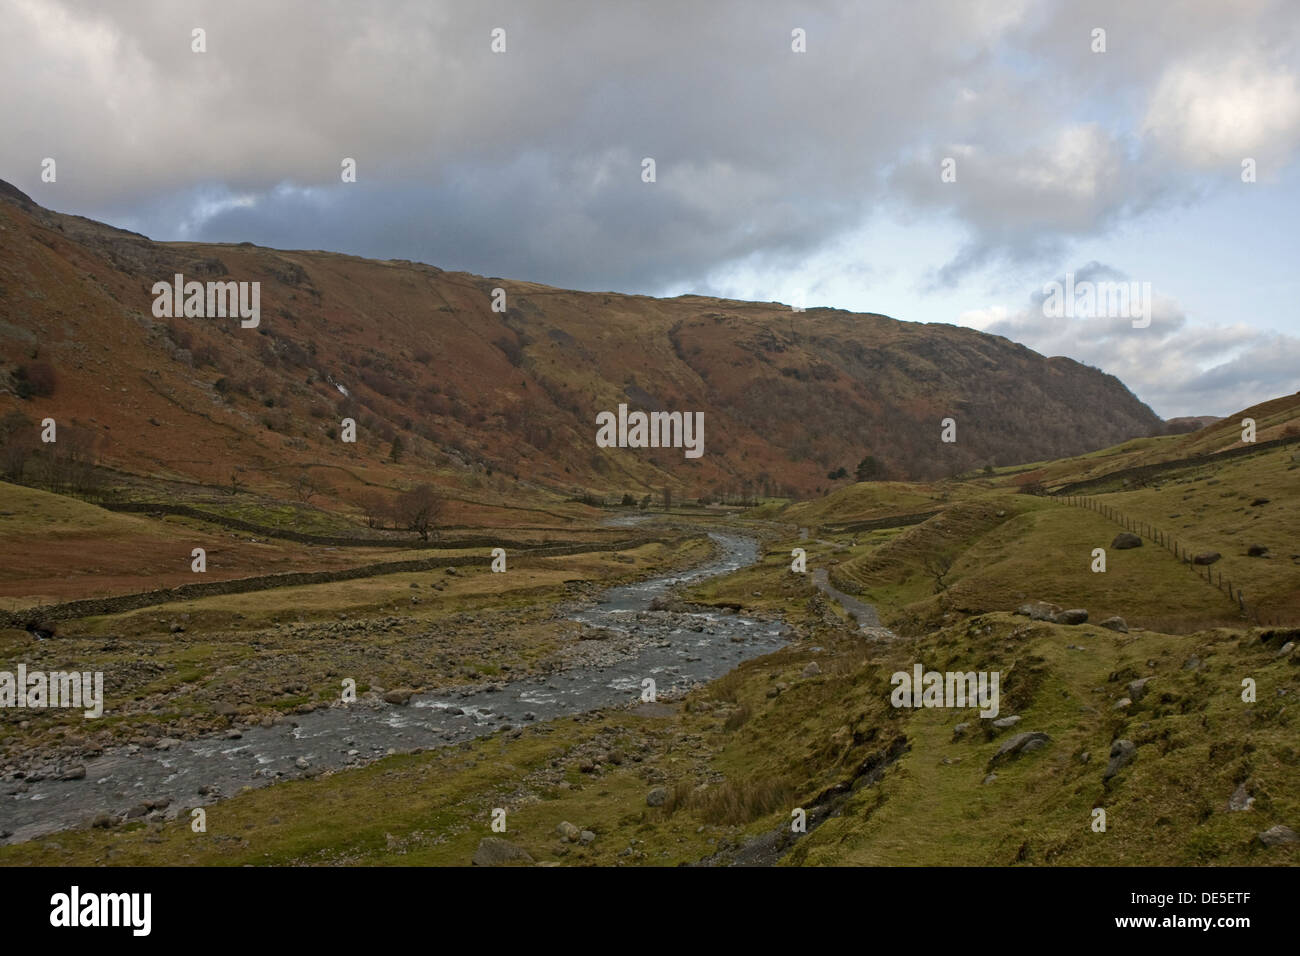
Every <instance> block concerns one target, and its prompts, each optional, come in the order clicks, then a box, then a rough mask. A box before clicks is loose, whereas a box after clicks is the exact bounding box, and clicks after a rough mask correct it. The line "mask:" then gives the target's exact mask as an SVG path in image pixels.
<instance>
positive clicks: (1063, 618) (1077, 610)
mask: <svg viewBox="0 0 1300 956" xmlns="http://www.w3.org/2000/svg"><path fill="white" fill-rule="evenodd" d="M1053 620H1055V622H1056V623H1057V624H1070V625H1074V624H1084V623H1086V622H1087V620H1088V612H1087V611H1085V610H1084V609H1083V608H1081V607H1074V608H1070V609H1069V610H1068V611H1062V612H1061V613H1060V614H1058V615H1056V617H1055V618H1054V619H1053Z"/></svg>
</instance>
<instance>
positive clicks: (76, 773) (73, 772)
mask: <svg viewBox="0 0 1300 956" xmlns="http://www.w3.org/2000/svg"><path fill="white" fill-rule="evenodd" d="M59 779H60V780H85V779H86V768H85V767H83V766H82V765H81V764H77V766H75V767H69V768H68V769H67V770H65V771H63V775H62V776H61V777H59Z"/></svg>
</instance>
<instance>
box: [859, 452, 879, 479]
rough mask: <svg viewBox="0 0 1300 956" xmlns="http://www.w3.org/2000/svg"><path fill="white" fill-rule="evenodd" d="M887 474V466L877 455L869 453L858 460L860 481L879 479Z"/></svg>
mask: <svg viewBox="0 0 1300 956" xmlns="http://www.w3.org/2000/svg"><path fill="white" fill-rule="evenodd" d="M884 474H885V466H884V465H882V464H881V463H880V459H878V458H877V457H876V456H875V455H868V456H867V457H866V458H863V459H862V460H861V461H860V462H858V470H857V472H856V475H857V479H858V481H877V480H879V479H880V478H881V477H882V476H883V475H884Z"/></svg>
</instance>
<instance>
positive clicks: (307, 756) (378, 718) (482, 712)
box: [0, 532, 786, 843]
mask: <svg viewBox="0 0 1300 956" xmlns="http://www.w3.org/2000/svg"><path fill="white" fill-rule="evenodd" d="M709 536H710V537H711V538H712V539H713V540H714V542H715V543H716V544H717V545H718V547H719V549H720V553H719V554H717V555H716V556H715V557H714V558H712V559H711V560H709V561H708V562H706V563H704V564H702V565H700V566H698V567H696V568H693V569H691V570H689V571H686V572H683V573H679V574H675V575H668V576H664V577H657V578H652V579H650V580H646V581H641V582H638V583H635V584H629V585H625V586H622V587H616V588H612V589H610V590H608V591H606V592H604V593H603V594H602V595H601V597H600V598H599V600H598V601H597V603H596V604H594V605H592V606H589V607H585V608H582V609H581V610H578V611H576V612H575V613H574V614H573V615H572V619H573V620H576V621H579V622H581V623H582V624H584V625H587V626H588V627H591V628H596V629H600V631H601V632H602V633H604V634H605V635H606V637H607V639H606V640H598V641H580V642H578V644H579V645H581V646H580V647H576V648H574V649H573V650H574V652H575V655H574V662H573V664H572V666H567V667H565V668H563V669H561V670H559V671H557V672H554V673H550V674H547V675H544V676H534V677H527V678H520V679H518V680H514V681H510V682H507V683H496V684H487V685H478V686H475V687H468V688H467V687H459V688H448V689H446V690H444V691H435V692H433V693H427V694H417V695H415V696H414V697H412V698H411V699H410V701H409V702H408V703H407V704H406V705H404V706H397V705H390V704H385V703H382V702H381V701H378V700H362V701H359V702H357V703H355V704H352V705H349V706H336V707H330V708H322V709H320V710H316V711H312V712H311V713H308V714H301V715H295V716H294V717H292V718H291V719H286V720H284V721H283V722H281V723H278V724H276V725H274V726H272V727H266V728H264V727H261V726H252V727H240V728H238V730H239V731H240V733H241V735H240V736H239V737H238V738H237V739H232V738H231V737H230V736H227V735H225V734H219V735H210V736H204V737H199V738H197V739H193V740H184V741H180V742H178V743H176V744H174V745H173V746H170V747H169V748H168V749H165V750H160V749H147V748H140V747H137V746H134V745H130V746H125V747H119V748H112V749H109V750H106V751H105V752H104V753H103V754H102V755H100V756H98V757H94V758H92V759H89V760H87V761H86V762H85V767H86V776H85V778H84V779H80V780H56V779H42V780H34V781H33V780H22V781H6V782H5V783H4V784H3V788H4V789H3V792H2V793H0V832H3V831H10V835H9V836H8V837H7V838H6V839H4V840H3V841H0V842H3V843H17V842H21V841H24V840H30V839H32V838H33V837H37V836H40V835H42V834H46V833H52V832H55V831H58V830H63V829H67V828H70V827H77V826H85V825H87V824H89V822H90V821H91V820H92V819H94V817H95V816H97V815H98V814H102V813H108V814H110V815H113V816H121V815H123V814H126V813H128V812H131V811H132V808H137V809H136V810H135V811H134V813H135V814H137V815H139V814H142V813H143V809H142V805H144V804H146V803H150V804H153V805H154V806H158V805H159V804H160V803H163V802H166V803H167V807H166V809H165V810H162V811H161V812H162V814H163V816H164V817H165V818H175V816H176V815H177V814H178V813H180V812H182V811H186V812H187V811H188V808H191V807H196V806H202V805H204V804H210V803H213V802H215V801H216V800H219V799H221V798H222V797H228V796H233V795H234V794H235V793H237V792H239V790H240V789H242V788H244V787H260V786H267V785H269V784H271V783H275V782H277V781H281V780H288V779H293V778H295V777H301V776H304V775H307V774H313V773H319V772H320V771H322V770H325V769H339V768H345V767H350V766H360V765H363V764H365V763H369V762H371V761H373V760H376V759H379V758H380V757H383V756H385V755H387V754H391V753H400V752H404V751H411V750H415V749H417V748H432V747H440V746H449V745H452V744H457V743H460V742H462V741H465V740H469V739H471V738H474V737H481V736H485V735H487V734H490V733H492V732H493V731H496V730H498V729H500V728H501V727H503V726H520V725H525V724H528V723H532V722H534V721H546V720H551V719H554V718H556V717H562V716H566V715H569V714H575V713H581V712H584V711H589V710H593V709H596V708H603V707H616V706H622V705H628V704H632V703H636V702H639V701H640V699H641V694H642V686H643V684H642V682H643V681H644V680H645V679H646V678H651V679H653V680H654V681H655V689H656V692H657V695H658V696H659V697H661V698H663V697H674V696H679V695H680V694H681V693H683V692H684V691H686V690H687V689H689V688H690V687H693V686H695V685H697V684H699V683H702V682H706V681H709V680H712V679H714V678H717V677H720V676H722V675H723V674H725V673H727V672H728V671H730V670H731V669H732V668H734V667H735V666H736V665H738V664H739V663H741V662H742V661H744V660H747V659H749V658H752V657H757V656H759V655H761V654H766V653H769V652H771V651H773V650H775V649H776V648H778V647H780V646H781V645H782V644H783V643H784V641H785V633H786V629H785V628H784V627H783V626H782V625H781V624H779V623H777V622H773V621H760V620H756V619H754V618H749V617H746V616H744V615H741V614H734V613H730V612H725V613H723V612H717V613H715V612H690V613H687V612H678V611H668V610H658V609H654V608H652V604H653V603H654V602H655V600H656V599H657V598H659V597H662V596H664V595H666V594H668V592H669V591H670V590H671V589H672V588H674V587H675V586H677V585H679V584H685V583H690V582H696V581H700V580H703V579H705V578H709V577H716V576H718V575H723V574H728V573H730V572H732V571H735V570H737V569H739V568H742V567H746V566H747V565H750V564H753V563H754V562H755V561H756V560H757V559H758V545H757V543H756V542H755V541H754V540H753V539H751V538H746V537H743V536H740V535H735V534H725V533H720V532H718V533H710V535H709ZM105 704H106V707H108V706H111V701H106V702H105Z"/></svg>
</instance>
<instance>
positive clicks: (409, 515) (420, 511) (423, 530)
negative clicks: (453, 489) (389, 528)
mask: <svg viewBox="0 0 1300 956" xmlns="http://www.w3.org/2000/svg"><path fill="white" fill-rule="evenodd" d="M445 506H446V500H445V499H444V498H443V497H442V495H440V494H439V493H438V492H437V491H435V490H434V488H433V486H432V485H417V486H416V487H415V488H412V489H411V490H410V491H404V492H402V493H401V494H400V495H398V497H397V505H396V513H397V517H398V522H399V523H400V524H401V525H403V526H405V528H406V530H407V531H414V532H415V533H416V534H418V535H419V536H420V540H421V541H428V540H429V536H430V535H431V534H432V535H433V537H434V539H435V540H436V539H437V537H438V522H439V520H440V519H441V518H442V513H443V510H444V508H445Z"/></svg>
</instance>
